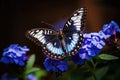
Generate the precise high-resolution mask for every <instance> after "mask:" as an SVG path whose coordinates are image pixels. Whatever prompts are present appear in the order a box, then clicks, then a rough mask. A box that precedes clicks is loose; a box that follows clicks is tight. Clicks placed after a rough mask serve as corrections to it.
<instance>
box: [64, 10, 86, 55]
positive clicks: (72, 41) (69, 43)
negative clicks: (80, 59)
mask: <svg viewBox="0 0 120 80" xmlns="http://www.w3.org/2000/svg"><path fill="white" fill-rule="evenodd" d="M85 17H86V9H85V8H80V9H78V10H77V11H75V12H74V14H73V15H72V16H71V18H70V19H69V20H68V21H67V22H66V24H65V25H64V28H63V33H64V35H65V42H66V48H67V52H68V53H69V55H75V53H77V51H78V49H79V48H80V47H81V44H82V42H83V30H84V26H85Z"/></svg>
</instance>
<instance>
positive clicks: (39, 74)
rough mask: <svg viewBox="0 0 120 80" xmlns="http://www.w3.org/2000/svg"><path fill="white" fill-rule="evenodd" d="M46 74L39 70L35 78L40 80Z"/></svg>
mask: <svg viewBox="0 0 120 80" xmlns="http://www.w3.org/2000/svg"><path fill="white" fill-rule="evenodd" d="M45 75H46V72H45V71H44V70H39V71H36V72H35V76H36V77H37V78H38V80H40V78H41V77H43V76H45Z"/></svg>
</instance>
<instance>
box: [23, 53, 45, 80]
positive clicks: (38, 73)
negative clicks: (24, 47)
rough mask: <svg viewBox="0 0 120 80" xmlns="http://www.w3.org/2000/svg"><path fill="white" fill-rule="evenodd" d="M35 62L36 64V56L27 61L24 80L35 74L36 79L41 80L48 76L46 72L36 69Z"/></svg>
mask: <svg viewBox="0 0 120 80" xmlns="http://www.w3.org/2000/svg"><path fill="white" fill-rule="evenodd" d="M34 62H35V55H34V54H33V55H31V56H30V58H29V60H28V61H27V64H26V69H25V73H24V79H26V76H27V75H28V74H30V73H33V74H34V75H35V77H36V78H37V79H38V80H40V78H41V77H43V76H45V75H46V72H45V71H44V70H42V69H40V68H39V67H34Z"/></svg>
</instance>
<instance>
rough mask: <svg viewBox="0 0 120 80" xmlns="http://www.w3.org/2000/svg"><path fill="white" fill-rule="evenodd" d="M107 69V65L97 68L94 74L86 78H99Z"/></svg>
mask: <svg viewBox="0 0 120 80" xmlns="http://www.w3.org/2000/svg"><path fill="white" fill-rule="evenodd" d="M108 69H109V67H108V66H105V67H102V68H101V69H98V70H97V71H96V72H95V73H94V76H91V77H89V78H87V79H86V80H95V77H96V80H101V79H102V78H103V77H104V76H105V74H106V73H107V71H108Z"/></svg>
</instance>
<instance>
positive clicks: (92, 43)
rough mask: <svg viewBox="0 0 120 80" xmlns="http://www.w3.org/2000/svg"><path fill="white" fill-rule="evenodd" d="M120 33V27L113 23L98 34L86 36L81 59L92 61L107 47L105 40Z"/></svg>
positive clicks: (80, 54) (105, 26)
mask: <svg viewBox="0 0 120 80" xmlns="http://www.w3.org/2000/svg"><path fill="white" fill-rule="evenodd" d="M117 32H120V28H119V26H118V25H117V24H116V23H115V22H114V21H111V22H110V23H109V24H105V25H103V29H102V30H100V31H99V32H96V33H90V34H84V42H83V45H82V48H81V49H80V50H79V51H78V54H79V56H80V58H81V59H88V60H89V59H90V58H91V57H93V56H95V55H97V54H99V53H100V51H101V49H102V48H103V47H104V46H105V44H106V43H105V40H106V39H108V38H110V37H111V36H112V35H115V34H116V33H117Z"/></svg>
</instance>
